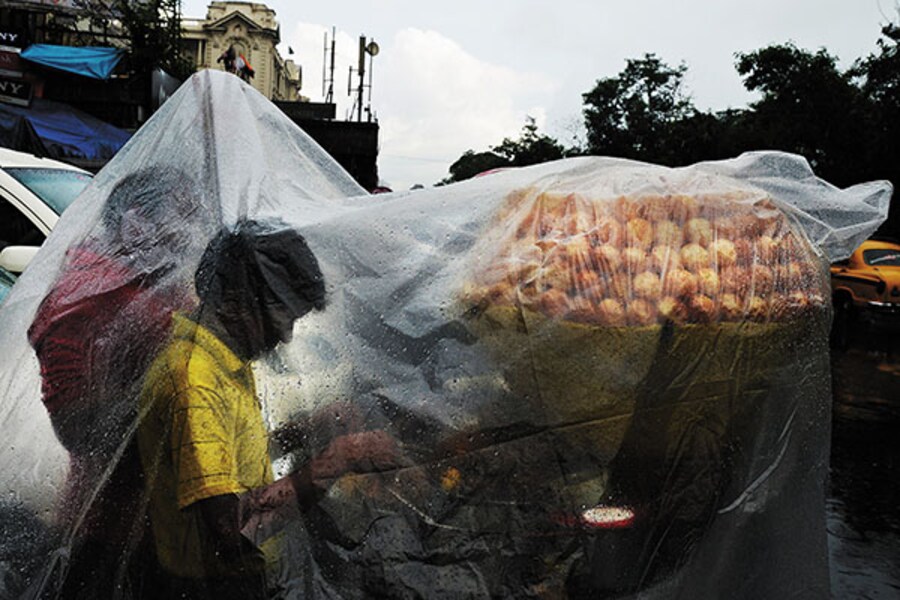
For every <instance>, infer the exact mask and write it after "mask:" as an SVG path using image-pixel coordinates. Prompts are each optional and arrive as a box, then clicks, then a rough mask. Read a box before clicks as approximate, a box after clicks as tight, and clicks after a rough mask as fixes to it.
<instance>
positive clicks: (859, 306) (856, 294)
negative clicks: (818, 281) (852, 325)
mask: <svg viewBox="0 0 900 600" xmlns="http://www.w3.org/2000/svg"><path fill="white" fill-rule="evenodd" d="M831 290H832V298H833V299H834V308H835V325H836V326H838V325H839V324H841V323H842V322H843V323H844V324H846V323H849V321H850V320H851V319H853V318H855V317H857V316H859V317H861V318H863V319H865V320H871V321H878V322H881V323H885V322H900V244H898V243H896V242H894V241H889V240H881V239H871V240H866V241H865V242H863V243H862V244H861V245H860V246H859V248H857V249H856V250H854V251H853V254H851V255H850V257H849V258H847V259H846V260H841V261H838V262H836V263H834V264H832V265H831Z"/></svg>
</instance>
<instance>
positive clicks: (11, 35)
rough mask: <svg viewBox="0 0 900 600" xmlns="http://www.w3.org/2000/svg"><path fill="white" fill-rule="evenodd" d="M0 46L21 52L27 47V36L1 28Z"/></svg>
mask: <svg viewBox="0 0 900 600" xmlns="http://www.w3.org/2000/svg"><path fill="white" fill-rule="evenodd" d="M0 46H6V47H8V48H18V49H19V50H21V49H22V48H24V47H25V36H24V35H22V34H21V33H19V32H18V31H13V30H11V29H4V28H2V27H0Z"/></svg>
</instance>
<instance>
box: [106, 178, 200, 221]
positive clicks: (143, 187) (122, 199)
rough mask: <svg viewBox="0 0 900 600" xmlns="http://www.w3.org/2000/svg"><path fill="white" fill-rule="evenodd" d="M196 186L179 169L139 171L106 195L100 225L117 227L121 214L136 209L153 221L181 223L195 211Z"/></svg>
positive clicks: (196, 203) (120, 182)
mask: <svg viewBox="0 0 900 600" xmlns="http://www.w3.org/2000/svg"><path fill="white" fill-rule="evenodd" d="M197 190H198V188H197V186H196V184H195V182H194V180H193V179H192V178H191V177H189V176H188V175H187V174H186V173H185V172H184V171H182V170H180V169H173V168H171V167H166V168H163V167H159V168H153V169H149V168H147V169H141V170H140V171H136V172H134V173H130V174H128V175H126V176H125V177H123V178H122V179H121V180H120V181H119V182H118V183H117V184H116V186H115V187H114V188H113V190H112V191H111V192H110V193H109V197H108V198H107V199H106V204H105V205H104V207H103V214H102V215H101V218H102V219H103V225H104V227H106V228H107V229H115V228H117V227H119V225H120V223H121V220H122V215H124V214H125V213H126V212H127V211H129V210H137V211H138V212H139V213H140V214H141V215H143V216H144V217H145V218H147V219H149V220H152V221H154V222H162V221H163V220H165V219H172V220H173V221H176V222H183V220H184V219H185V217H187V216H188V215H189V214H191V213H192V212H194V211H196V210H198V209H199V204H200V203H199V201H198V196H197Z"/></svg>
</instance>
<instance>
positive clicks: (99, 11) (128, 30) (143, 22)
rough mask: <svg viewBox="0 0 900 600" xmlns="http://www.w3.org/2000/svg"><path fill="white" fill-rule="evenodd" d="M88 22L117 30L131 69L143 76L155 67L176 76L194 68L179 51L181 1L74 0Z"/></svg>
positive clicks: (104, 28)
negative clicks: (124, 44)
mask: <svg viewBox="0 0 900 600" xmlns="http://www.w3.org/2000/svg"><path fill="white" fill-rule="evenodd" d="M76 5H77V6H78V7H79V8H81V9H82V11H83V13H84V15H85V16H86V17H87V18H88V19H89V20H90V22H91V24H92V25H94V26H96V27H98V28H100V29H102V30H104V31H106V30H109V29H119V30H120V35H121V36H122V37H123V38H124V39H125V40H126V43H127V49H128V51H129V56H128V60H129V65H130V70H131V72H132V73H133V74H135V75H137V76H146V75H148V74H149V73H150V72H152V71H153V70H154V69H156V68H157V67H159V68H162V69H163V70H165V71H166V72H168V73H169V74H171V75H174V76H175V77H178V78H179V79H186V78H187V77H188V76H189V75H190V74H191V73H192V72H193V70H194V66H193V65H192V64H191V62H190V61H189V60H188V59H186V58H185V57H184V55H183V54H182V50H181V0H76Z"/></svg>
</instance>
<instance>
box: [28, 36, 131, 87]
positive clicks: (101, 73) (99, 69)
mask: <svg viewBox="0 0 900 600" xmlns="http://www.w3.org/2000/svg"><path fill="white" fill-rule="evenodd" d="M124 55H125V51H124V50H121V49H119V48H102V47H97V46H86V47H80V48H79V47H74V46H54V45H52V44H32V45H31V46H28V47H27V48H25V49H24V50H23V51H22V58H24V59H25V60H28V61H31V62H33V63H37V64H40V65H44V66H46V67H53V68H54V69H59V70H61V71H68V72H69V73H75V74H76V75H84V76H85V77H92V78H94V79H109V76H110V75H111V74H112V71H113V69H115V68H116V65H117V64H118V63H119V60H121V58H122V56H124Z"/></svg>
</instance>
